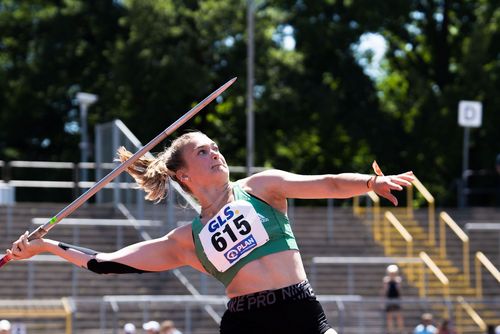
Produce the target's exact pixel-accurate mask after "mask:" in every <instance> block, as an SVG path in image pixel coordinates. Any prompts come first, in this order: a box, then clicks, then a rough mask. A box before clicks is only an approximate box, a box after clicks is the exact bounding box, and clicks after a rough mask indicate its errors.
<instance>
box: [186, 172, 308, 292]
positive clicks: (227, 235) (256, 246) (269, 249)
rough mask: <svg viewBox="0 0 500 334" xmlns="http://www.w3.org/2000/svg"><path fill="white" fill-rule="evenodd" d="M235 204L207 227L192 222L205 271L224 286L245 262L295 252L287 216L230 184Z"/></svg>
mask: <svg viewBox="0 0 500 334" xmlns="http://www.w3.org/2000/svg"><path fill="white" fill-rule="evenodd" d="M232 186H233V195H234V201H233V202H231V203H228V204H226V205H225V206H224V207H223V208H222V209H221V210H220V211H219V212H218V213H217V214H216V215H215V216H214V217H212V218H211V219H210V220H209V221H208V223H207V224H205V225H203V224H202V223H201V220H200V217H196V218H195V219H194V220H193V223H192V231H193V239H194V244H195V248H196V254H197V256H198V259H199V260H200V262H201V264H202V265H203V267H204V268H205V270H206V271H207V272H208V273H209V274H211V275H212V276H213V277H215V278H216V279H217V280H219V281H220V282H222V283H223V284H224V285H225V286H226V287H227V286H228V285H229V284H230V283H231V281H232V280H233V278H234V277H235V276H236V274H237V273H238V271H239V270H240V269H241V268H242V267H243V266H245V265H246V264H247V263H249V262H251V261H254V260H257V259H259V258H261V257H263V256H266V255H269V254H273V253H278V252H282V251H286V250H291V249H296V250H298V249H299V248H298V246H297V242H296V241H295V236H294V235H293V232H292V229H291V227H290V222H289V220H288V217H287V216H286V215H284V214H283V213H282V212H280V211H278V210H276V209H274V208H273V207H272V206H270V205H269V204H267V203H265V202H264V201H262V200H260V199H258V198H257V197H255V196H252V195H250V194H249V193H247V192H246V191H244V190H243V189H242V188H241V186H240V185H239V184H238V183H237V182H236V183H232Z"/></svg>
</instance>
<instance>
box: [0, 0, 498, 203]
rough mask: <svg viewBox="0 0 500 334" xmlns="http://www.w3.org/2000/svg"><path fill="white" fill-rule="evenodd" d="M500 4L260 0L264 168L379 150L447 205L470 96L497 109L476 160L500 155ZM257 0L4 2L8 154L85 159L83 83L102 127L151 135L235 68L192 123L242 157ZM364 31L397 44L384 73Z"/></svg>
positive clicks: (307, 167)
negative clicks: (369, 64)
mask: <svg viewBox="0 0 500 334" xmlns="http://www.w3.org/2000/svg"><path fill="white" fill-rule="evenodd" d="M498 2H499V1H497V0H479V1H472V0H454V1H451V0H426V1H424V0H410V1H399V0H386V1H369V0H328V1H297V0H268V1H265V0H255V3H256V12H255V22H256V26H255V55H256V59H255V81H256V82H255V119H256V133H255V138H256V152H255V157H256V159H255V160H256V161H255V162H256V164H257V165H268V166H274V167H277V168H283V169H288V170H292V171H295V172H303V173H323V172H341V171H352V170H356V171H359V172H370V167H369V166H370V162H371V161H372V160H373V159H375V158H376V159H377V160H378V161H379V162H380V164H381V166H382V168H383V169H385V170H386V171H387V172H399V171H402V170H407V169H413V170H414V171H415V173H416V174H417V175H418V176H419V178H421V179H422V180H423V181H424V183H425V184H427V185H431V189H432V191H433V192H434V193H435V194H436V195H438V197H439V198H441V199H443V200H448V203H449V202H450V201H451V196H450V195H449V194H451V193H453V192H452V191H450V190H452V189H451V185H452V183H453V180H454V179H456V178H457V177H459V176H460V172H461V158H462V157H461V151H462V146H461V140H462V133H463V130H462V129H461V128H459V127H458V125H457V105H458V101H459V100H462V99H466V100H480V101H482V102H483V106H484V120H483V126H482V127H481V128H480V129H477V130H473V131H472V137H471V138H472V146H471V167H472V168H474V169H480V168H490V167H492V165H493V161H494V156H495V154H496V153H498V152H499V151H500V147H499V146H500V138H499V136H500V134H499V131H497V128H498V125H499V124H500V116H499V114H498V113H497V112H495V110H496V109H498V108H499V107H500V101H499V97H498V95H499V94H496V88H497V87H498V86H499V82H498V81H499V80H500V75H499V70H500V57H499V54H500V50H499V48H500V46H499V45H500V43H499V38H500V36H499V32H498V24H499V23H500V10H499V9H498V8H500V6H499V3H498ZM246 6H247V2H246V1H244V0H238V1H234V0H203V1H194V0H188V1H181V0H124V1H112V0H88V1H83V0H59V1H56V0H51V1H37V0H25V1H13V0H0V31H1V35H0V79H1V80H0V159H1V160H10V159H27V160H71V161H77V160H78V157H79V149H78V142H79V141H80V133H79V113H78V107H77V105H76V104H75V103H74V101H73V99H74V97H75V94H76V92H78V91H87V92H91V93H95V94H98V95H99V102H98V103H97V104H95V105H93V106H92V107H91V108H90V112H89V124H90V129H91V130H92V127H93V125H95V124H98V123H102V122H106V121H109V120H112V119H114V118H120V119H121V120H123V121H124V122H125V124H127V125H128V126H129V127H130V128H131V129H132V131H133V132H134V133H135V134H136V135H137V136H138V137H139V138H140V139H141V140H143V141H144V142H146V141H148V140H149V139H151V138H152V137H153V136H155V135H156V134H157V133H158V132H160V131H161V130H163V129H164V128H165V127H167V126H168V125H169V124H170V123H172V122H173V121H175V120H176V119H177V118H178V117H179V116H180V115H182V114H183V113H184V112H185V111H187V110H188V109H189V108H190V107H192V106H193V105H194V104H195V103H197V102H199V101H200V100H201V99H202V98H204V97H205V96H207V95H208V94H209V93H210V92H211V91H213V90H214V89H215V88H217V87H218V86H220V85H221V84H222V83H224V82H226V81H227V80H229V79H230V78H232V77H234V76H237V77H238V78H239V79H238V81H237V83H236V84H235V85H233V87H231V88H230V89H229V90H228V91H227V92H226V93H225V94H224V95H223V97H222V98H220V99H218V100H217V102H215V103H212V104H211V105H210V106H209V107H207V110H205V111H203V112H202V113H200V114H199V115H198V116H197V117H196V118H195V119H194V120H193V121H191V122H190V124H189V125H188V126H187V127H189V128H198V129H200V130H202V131H205V132H206V133H207V134H208V135H210V136H213V137H214V138H216V139H217V140H218V141H219V143H220V145H221V147H222V148H223V150H224V152H225V155H226V156H227V159H228V161H229V163H230V164H233V165H241V164H244V163H245V155H246V151H245V147H246V145H245V140H246V134H245V131H246V115H245V109H246V95H245V94H246V65H247V63H246V47H247V45H246V40H247V31H246ZM367 33H378V34H380V35H382V36H383V37H384V38H385V39H386V41H387V43H388V50H387V53H386V58H385V61H384V63H383V66H384V73H385V74H384V75H382V76H380V77H378V78H376V79H373V78H372V77H370V76H368V75H367V74H366V71H365V69H364V68H363V66H362V65H361V63H360V61H359V60H360V58H363V57H366V58H367V61H369V60H370V59H369V58H370V54H359V52H358V51H357V48H356V46H357V45H358V44H359V43H360V38H361V37H362V36H365V34H367ZM287 41H288V42H290V41H293V43H294V46H290V45H287ZM160 149H161V148H158V150H160ZM429 171H430V173H429Z"/></svg>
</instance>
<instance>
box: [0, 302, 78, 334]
mask: <svg viewBox="0 0 500 334" xmlns="http://www.w3.org/2000/svg"><path fill="white" fill-rule="evenodd" d="M1 302H2V305H1V306H0V318H7V319H8V318H32V319H33V318H35V319H40V318H51V319H52V318H63V319H65V322H66V330H65V333H66V334H71V333H72V313H73V311H72V307H71V305H70V303H69V301H68V299H67V298H61V299H60V300H52V299H50V300H2V301H1Z"/></svg>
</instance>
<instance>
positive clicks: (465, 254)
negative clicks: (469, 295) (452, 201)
mask: <svg viewBox="0 0 500 334" xmlns="http://www.w3.org/2000/svg"><path fill="white" fill-rule="evenodd" d="M446 226H448V227H449V228H450V229H451V230H452V231H453V233H455V235H456V236H457V237H458V238H459V239H460V241H461V242H462V267H463V272H464V277H465V282H466V283H467V284H469V285H470V259H469V237H468V236H467V234H466V233H465V232H464V231H463V230H462V229H461V228H460V226H458V225H457V223H455V221H454V220H453V219H452V218H451V217H450V216H449V215H448V214H447V213H446V212H444V211H443V212H441V213H440V214H439V254H440V256H441V258H443V259H444V258H446Z"/></svg>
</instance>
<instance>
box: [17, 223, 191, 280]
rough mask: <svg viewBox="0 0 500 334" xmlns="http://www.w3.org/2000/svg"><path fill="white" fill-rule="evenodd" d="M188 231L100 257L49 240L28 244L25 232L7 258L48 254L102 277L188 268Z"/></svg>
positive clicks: (83, 249)
mask: <svg viewBox="0 0 500 334" xmlns="http://www.w3.org/2000/svg"><path fill="white" fill-rule="evenodd" d="M187 229H189V231H191V229H190V226H189V225H187V226H182V227H179V228H177V229H175V230H173V231H171V232H170V233H168V234H167V235H165V236H164V237H161V238H158V239H153V240H148V241H143V242H139V243H136V244H133V245H130V246H127V247H125V248H122V249H120V250H118V251H116V252H112V253H99V252H97V251H94V250H91V249H87V248H82V247H78V246H73V245H69V244H66V243H62V242H58V241H55V240H50V239H35V240H32V241H28V238H27V237H28V233H27V232H26V233H25V234H23V235H22V236H21V237H19V239H18V240H17V241H15V242H14V243H13V244H12V248H11V249H8V250H7V254H9V255H11V256H12V258H13V259H14V260H21V259H27V258H30V257H32V256H34V255H36V254H39V253H43V252H49V253H52V254H54V255H57V256H59V257H61V258H63V259H65V260H67V261H69V262H71V263H73V264H75V265H77V266H80V267H83V268H87V269H89V270H91V271H93V272H96V273H99V274H112V273H116V274H120V273H142V272H154V271H163V270H168V269H173V268H177V267H179V266H183V265H186V264H187V263H185V261H184V257H183V256H182V252H183V248H184V247H185V245H186V244H185V242H183V238H185V237H184V234H186V233H187V232H188V231H187Z"/></svg>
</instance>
